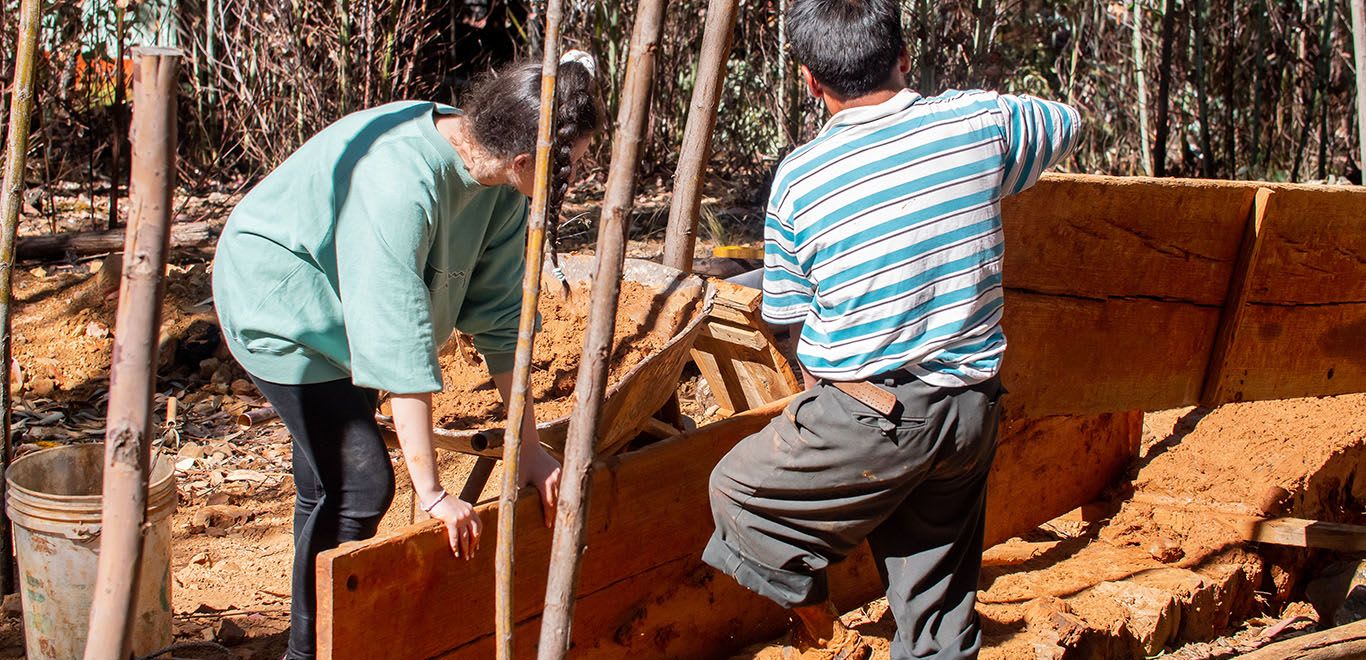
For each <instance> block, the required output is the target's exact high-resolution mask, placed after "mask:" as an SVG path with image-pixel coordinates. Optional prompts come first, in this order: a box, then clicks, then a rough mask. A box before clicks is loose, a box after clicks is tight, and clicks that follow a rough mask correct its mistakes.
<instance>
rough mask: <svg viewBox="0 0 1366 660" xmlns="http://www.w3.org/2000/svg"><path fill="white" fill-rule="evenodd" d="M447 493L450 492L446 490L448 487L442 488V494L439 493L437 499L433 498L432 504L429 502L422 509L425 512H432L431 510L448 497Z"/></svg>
mask: <svg viewBox="0 0 1366 660" xmlns="http://www.w3.org/2000/svg"><path fill="white" fill-rule="evenodd" d="M446 495H449V493H447V492H446V489H445V488H442V489H441V494H440V495H437V496H436V499H435V500H433V501H432V503H431V504H428V505H427V506H424V507H422V511H423V512H425V513H431V512H432V509H435V508H436V505H438V504H440V503H441V500H444V499H446Z"/></svg>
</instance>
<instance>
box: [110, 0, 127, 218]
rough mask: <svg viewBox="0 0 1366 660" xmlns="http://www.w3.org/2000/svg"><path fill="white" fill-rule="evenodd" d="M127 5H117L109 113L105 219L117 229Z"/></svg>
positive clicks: (121, 154) (122, 137)
mask: <svg viewBox="0 0 1366 660" xmlns="http://www.w3.org/2000/svg"><path fill="white" fill-rule="evenodd" d="M125 11H126V10H125V9H124V5H121V4H117V3H116V4H115V5H114V103H113V104H112V105H110V106H109V117H110V119H111V122H110V123H111V124H112V125H113V129H114V130H113V133H114V139H113V141H112V142H110V145H109V218H108V220H107V221H106V222H105V224H106V227H105V229H113V228H115V227H117V226H119V190H121V189H122V186H120V185H119V184H120V183H121V182H122V181H123V142H124V140H125V139H127V136H125V135H124V133H123V122H124V121H125V119H124V117H125V113H124V106H125V105H126V104H125V103H124V98H123V86H124V85H125V84H126V83H127V81H126V80H124V78H123V56H124V50H123V46H124V37H125V32H126V30H125V28H124V19H125V17H124V12H125Z"/></svg>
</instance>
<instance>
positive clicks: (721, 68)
mask: <svg viewBox="0 0 1366 660" xmlns="http://www.w3.org/2000/svg"><path fill="white" fill-rule="evenodd" d="M738 4H739V3H737V2H736V0H711V2H710V3H708V4H707V23H706V26H705V27H704V28H703V31H702V53H701V55H700V56H698V59H697V83H696V84H695V85H694V86H693V90H692V102H691V103H690V104H689V105H688V125H687V127H685V128H684V129H683V147H682V149H681V150H680V151H679V154H678V171H677V172H676V173H675V174H674V195H673V200H672V201H671V202H670V204H669V230H668V236H667V237H666V238H665V240H664V264H665V265H666V266H672V267H674V268H677V269H679V270H681V271H683V272H685V273H690V272H692V259H693V248H694V247H695V246H696V245H697V214H698V210H699V207H700V205H701V202H702V183H703V178H704V173H705V172H706V168H707V160H708V159H709V158H710V157H711V140H712V136H713V134H714V133H715V130H716V110H717V107H718V106H719V105H720V104H721V85H722V83H724V82H725V81H726V60H728V59H730V47H731V44H732V43H733V41H734V37H735V14H736V10H737V5H738ZM779 20H782V17H779Z"/></svg>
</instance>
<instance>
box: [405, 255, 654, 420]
mask: <svg viewBox="0 0 1366 660" xmlns="http://www.w3.org/2000/svg"><path fill="white" fill-rule="evenodd" d="M589 295H590V294H589V291H588V289H587V284H584V285H583V286H581V287H576V288H574V289H573V290H571V293H570V294H569V296H568V297H567V298H566V297H565V296H564V295H563V294H562V293H561V290H560V288H559V287H557V286H547V287H546V288H545V289H544V290H543V291H542V293H541V301H540V305H539V306H538V307H539V310H540V313H541V331H540V332H539V333H537V335H536V349H535V353H534V355H533V357H532V361H531V395H532V398H533V400H534V401H535V406H536V418H537V420H538V421H540V422H546V421H549V420H552V419H557V418H560V417H563V416H565V415H568V414H569V412H570V410H571V409H572V408H573V405H574V396H573V395H574V379H575V377H576V376H577V375H578V371H579V356H580V355H581V354H582V352H583V339H584V331H585V330H586V329H587V327H588V312H589V304H588V303H589ZM656 298H659V299H656ZM666 300H667V299H665V298H663V297H657V296H655V294H654V292H653V291H651V290H650V289H649V288H647V287H645V286H643V285H641V284H638V283H636V282H631V281H624V282H622V285H621V300H620V303H619V305H618V307H617V327H616V335H615V339H614V340H613V344H612V345H613V351H612V358H611V361H610V365H611V367H610V369H609V371H608V383H609V384H611V383H615V382H617V381H618V380H619V379H620V378H621V377H622V376H624V375H625V374H626V372H628V371H630V370H631V368H632V367H634V366H636V365H637V364H639V363H640V361H641V360H644V359H645V358H646V357H647V356H649V355H651V354H652V353H654V352H656V351H658V350H659V349H661V348H663V347H664V345H665V344H667V343H668V341H669V339H671V338H672V335H673V331H674V330H675V329H676V328H678V327H679V325H681V324H680V318H678V316H677V315H678V314H679V313H680V312H679V311H678V310H673V309H670V310H668V311H670V312H672V313H671V314H665V311H666V309H665V307H666ZM467 342H468V340H467V339H463V338H461V337H459V336H456V337H454V338H452V340H451V342H449V343H448V344H447V345H446V346H445V347H444V348H443V349H442V351H441V357H440V362H441V371H442V373H443V374H444V375H445V381H446V382H445V389H444V390H443V391H442V392H440V393H439V394H437V395H435V396H434V397H433V400H432V407H433V417H434V418H435V422H436V425H437V426H440V427H444V428H450V429H477V428H484V427H488V426H495V425H498V426H501V425H502V422H503V419H504V418H505V417H506V415H507V413H506V411H505V410H504V408H503V401H502V398H501V397H500V396H499V395H498V390H497V389H496V388H495V387H494V385H493V381H492V380H491V379H490V378H489V375H488V371H487V369H486V368H485V367H484V364H483V360H482V359H480V357H479V355H478V353H477V352H475V351H474V349H473V348H472V347H471V346H470V345H469V344H468V343H467Z"/></svg>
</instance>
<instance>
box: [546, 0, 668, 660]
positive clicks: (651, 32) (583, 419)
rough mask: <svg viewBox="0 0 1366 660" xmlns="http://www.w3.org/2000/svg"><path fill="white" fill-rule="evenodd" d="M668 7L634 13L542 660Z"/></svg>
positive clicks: (564, 609)
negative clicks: (656, 56)
mask: <svg viewBox="0 0 1366 660" xmlns="http://www.w3.org/2000/svg"><path fill="white" fill-rule="evenodd" d="M666 4H667V2H666V0H646V1H645V2H642V3H640V5H639V7H638V9H637V10H636V23H635V27H634V28H633V31H632V34H631V51H630V54H629V56H628V58H627V61H626V83H625V85H624V86H623V89H622V94H621V108H620V109H619V110H618V113H617V126H618V130H617V133H616V135H615V136H614V138H613V142H612V165H611V168H610V170H609V171H608V174H607V186H606V190H605V191H604V193H603V202H602V217H601V219H600V221H599V224H598V245H597V259H598V263H597V270H596V271H595V274H594V277H593V292H592V308H591V311H590V314H589V316H588V318H589V321H588V330H587V333H586V336H585V338H584V346H583V361H582V362H581V363H580V364H579V373H578V380H577V382H576V383H575V386H574V400H575V403H574V412H573V414H572V416H571V417H570V418H569V432H568V436H567V437H566V439H565V451H564V454H565V455H564V471H563V472H562V476H561V481H560V503H559V511H557V512H556V516H555V538H554V541H553V543H552V545H551V550H550V575H549V577H548V578H547V583H546V594H545V611H544V613H543V614H542V616H541V639H540V646H539V647H538V649H537V657H538V658H540V660H558V659H559V658H563V657H564V656H565V654H566V653H568V652H569V639H570V635H569V632H570V622H571V621H572V619H573V616H574V594H575V591H576V589H577V585H578V578H579V558H580V557H581V556H582V554H583V549H584V547H583V526H584V520H585V518H586V517H587V514H588V496H589V494H588V478H589V474H588V468H589V465H590V464H591V463H592V462H593V448H594V447H593V445H594V444H595V440H596V439H597V436H598V422H599V421H600V417H601V414H602V399H603V393H604V392H605V391H606V389H607V361H608V359H609V358H608V356H609V355H610V354H611V352H612V337H613V334H614V333H615V331H616V327H615V326H616V316H617V315H616V311H617V299H618V297H619V296H620V294H621V269H622V261H623V260H624V259H625V257H626V228H627V219H628V218H630V216H631V203H632V199H633V198H634V196H635V174H636V164H637V161H638V159H639V157H640V142H641V140H642V139H644V136H645V128H646V125H647V119H648V118H649V112H650V86H651V83H652V82H653V79H654V71H655V52H656V49H657V48H658V45H659V39H660V35H661V33H662V32H663V29H664V7H665V5H666Z"/></svg>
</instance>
